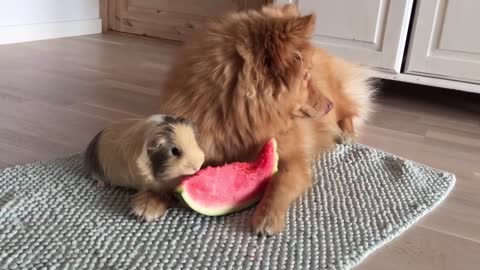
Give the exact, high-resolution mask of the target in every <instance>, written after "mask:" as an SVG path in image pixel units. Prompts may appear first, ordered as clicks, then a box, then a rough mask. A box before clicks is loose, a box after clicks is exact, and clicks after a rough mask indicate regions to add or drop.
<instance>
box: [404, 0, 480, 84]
mask: <svg viewBox="0 0 480 270" xmlns="http://www.w3.org/2000/svg"><path fill="white" fill-rule="evenodd" d="M479 12H480V1H479V0H449V1H447V0H424V1H419V2H418V6H417V10H416V16H415V20H414V24H413V26H412V30H411V31H412V38H411V43H410V44H411V45H410V48H409V51H408V58H407V65H406V70H405V72H406V73H411V74H421V75H428V76H434V77H445V78H451V79H455V80H464V81H470V82H477V83H478V82H480V13H479Z"/></svg>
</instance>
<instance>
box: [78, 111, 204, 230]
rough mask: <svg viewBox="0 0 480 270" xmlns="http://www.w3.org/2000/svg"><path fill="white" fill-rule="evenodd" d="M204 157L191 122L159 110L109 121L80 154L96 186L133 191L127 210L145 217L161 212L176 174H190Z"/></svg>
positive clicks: (178, 176) (178, 175) (175, 179)
mask: <svg viewBox="0 0 480 270" xmlns="http://www.w3.org/2000/svg"><path fill="white" fill-rule="evenodd" d="M203 161H204V153H203V151H202V150H201V149H200V147H199V146H198V143H197V140H196V135H195V131H194V128H193V126H192V124H191V123H190V121H188V120H186V119H184V118H181V117H173V116H169V115H160V114H157V115H152V116H150V117H148V118H145V119H125V120H122V121H119V122H116V123H113V124H112V125H110V126H108V127H107V128H105V129H103V130H102V131H100V132H99V133H98V134H97V135H96V136H95V137H94V138H93V139H92V141H91V142H90V144H89V145H88V147H87V150H86V154H85V164H86V165H87V171H88V172H89V174H90V176H91V177H92V178H93V179H94V180H96V181H97V183H98V185H99V186H100V187H104V186H119V187H126V188H132V189H135V190H137V191H138V192H137V193H136V194H134V195H133V197H132V200H131V202H130V204H131V212H132V213H133V214H134V215H135V216H137V217H138V218H140V219H143V220H146V221H152V220H155V219H157V218H159V217H160V216H162V215H163V213H164V212H165V211H166V210H167V208H168V207H169V206H170V204H171V203H172V202H173V200H172V199H171V195H172V191H173V189H174V188H175V187H176V186H177V185H178V184H179V182H180V180H181V177H183V176H186V175H192V174H195V173H196V172H197V171H198V170H199V169H200V167H201V166H202V164H203Z"/></svg>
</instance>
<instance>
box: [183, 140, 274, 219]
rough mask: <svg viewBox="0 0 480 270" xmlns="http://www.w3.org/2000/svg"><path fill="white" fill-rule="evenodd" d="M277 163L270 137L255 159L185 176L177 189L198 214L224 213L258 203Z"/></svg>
mask: <svg viewBox="0 0 480 270" xmlns="http://www.w3.org/2000/svg"><path fill="white" fill-rule="evenodd" d="M277 166H278V153H277V143H276V141H275V139H271V140H269V141H268V142H267V143H266V144H265V145H264V146H263V148H262V150H261V152H260V154H259V155H258V157H257V159H256V160H255V161H252V162H234V163H230V164H227V165H224V166H219V167H207V168H205V169H202V170H200V171H199V172H197V173H196V174H195V175H192V176H189V177H187V178H185V179H184V180H183V181H182V183H181V184H180V185H179V186H178V187H177V189H176V191H177V193H178V194H179V195H180V197H181V198H182V200H183V201H184V202H185V203H186V204H187V205H188V206H189V207H190V208H192V209H193V210H194V211H196V212H198V213H200V214H204V215H207V216H219V215H225V214H229V213H232V212H236V211H239V210H242V209H245V208H247V207H249V206H251V205H253V204H255V203H256V202H258V201H259V200H260V198H261V196H262V194H263V192H264V191H265V188H266V187H267V184H268V181H269V179H270V178H271V177H272V175H274V174H275V173H276V172H277V170H278V169H277Z"/></svg>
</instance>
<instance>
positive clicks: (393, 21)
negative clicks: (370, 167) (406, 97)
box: [274, 0, 480, 93]
mask: <svg viewBox="0 0 480 270" xmlns="http://www.w3.org/2000/svg"><path fill="white" fill-rule="evenodd" d="M274 2H276V3H280V4H284V3H292V4H296V5H297V6H298V7H299V8H300V10H301V11H302V13H304V14H305V13H312V12H313V13H315V14H316V15H317V23H316V29H315V35H314V42H315V43H316V44H317V45H318V46H319V47H323V48H325V49H327V50H328V51H330V52H331V53H333V54H335V55H337V56H340V57H343V58H345V59H347V60H350V61H352V62H356V63H359V64H363V65H366V66H370V67H373V68H375V69H376V70H377V71H378V72H376V74H377V76H378V77H381V78H386V79H393V80H401V81H407V82H413V83H420V84H426V85H432V86H439V87H445V88H453V89H459V90H464V91H470V92H477V93H480V0H417V1H415V3H416V4H415V10H413V9H412V4H413V0H335V1H333V0H276V1H274ZM411 16H413V20H410V18H411ZM412 22H413V23H412ZM407 34H410V39H409V44H408V46H405V42H406V41H405V40H406V37H407Z"/></svg>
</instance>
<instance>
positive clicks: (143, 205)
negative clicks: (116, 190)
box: [130, 191, 169, 222]
mask: <svg viewBox="0 0 480 270" xmlns="http://www.w3.org/2000/svg"><path fill="white" fill-rule="evenodd" d="M130 205H131V213H132V214H133V215H134V216H136V217H137V218H139V219H140V220H145V221H147V222H151V221H155V220H157V219H159V218H160V217H161V216H163V215H164V214H165V212H166V211H167V209H168V207H169V201H168V200H166V199H165V198H163V197H162V196H161V195H159V194H157V193H154V192H150V191H142V192H138V193H136V194H134V195H133V196H132V199H131V201H130Z"/></svg>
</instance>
